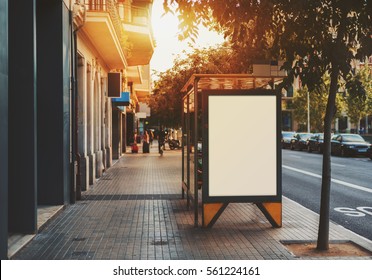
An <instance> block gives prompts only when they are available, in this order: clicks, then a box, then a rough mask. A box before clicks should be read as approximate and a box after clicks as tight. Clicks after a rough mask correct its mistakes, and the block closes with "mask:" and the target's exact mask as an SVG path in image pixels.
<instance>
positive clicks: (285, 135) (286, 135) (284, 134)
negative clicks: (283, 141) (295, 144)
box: [282, 132, 294, 137]
mask: <svg viewBox="0 0 372 280" xmlns="http://www.w3.org/2000/svg"><path fill="white" fill-rule="evenodd" d="M293 134H294V133H293V132H282V135H283V137H292V136H293Z"/></svg>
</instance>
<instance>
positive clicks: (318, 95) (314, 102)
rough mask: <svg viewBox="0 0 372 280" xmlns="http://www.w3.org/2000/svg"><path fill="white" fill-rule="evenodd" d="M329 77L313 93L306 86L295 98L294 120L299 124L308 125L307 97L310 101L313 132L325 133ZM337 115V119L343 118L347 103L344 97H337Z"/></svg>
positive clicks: (326, 76)
mask: <svg viewBox="0 0 372 280" xmlns="http://www.w3.org/2000/svg"><path fill="white" fill-rule="evenodd" d="M329 86H330V81H329V75H325V76H324V77H323V84H321V85H320V86H319V87H318V88H317V89H315V90H313V91H312V92H310V91H309V89H308V88H307V87H306V86H305V87H303V88H301V89H299V90H298V91H297V94H296V95H295V97H294V98H293V108H294V111H293V115H294V119H295V120H296V121H297V122H299V123H307V102H308V101H307V96H308V95H309V100H310V106H309V107H310V127H311V131H312V132H323V131H324V117H325V113H326V107H327V101H328V92H329ZM336 107H337V113H336V114H335V116H334V118H333V120H334V119H335V118H339V117H341V113H342V111H344V108H345V101H344V98H343V96H342V95H340V94H339V95H337V97H336Z"/></svg>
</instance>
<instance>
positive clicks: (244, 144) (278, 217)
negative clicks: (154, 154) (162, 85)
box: [182, 74, 283, 227]
mask: <svg viewBox="0 0 372 280" xmlns="http://www.w3.org/2000/svg"><path fill="white" fill-rule="evenodd" d="M282 79H283V77H256V76H252V75H246V74H194V75H192V76H191V78H190V79H189V80H188V82H187V83H186V84H185V86H184V87H183V89H182V93H183V94H184V95H183V108H182V134H183V135H182V147H183V149H182V197H183V198H186V199H187V207H188V208H190V207H192V208H193V210H194V225H195V226H196V227H197V226H199V220H200V218H199V217H200V214H201V219H202V221H201V225H202V226H203V227H211V226H213V224H214V223H215V222H216V221H217V219H218V218H219V216H220V215H221V214H222V212H223V211H224V210H225V208H226V207H227V206H228V204H229V203H245V202H246V203H254V204H255V205H257V207H258V208H259V209H260V210H261V211H262V212H263V213H264V215H265V217H266V218H267V219H268V220H269V222H270V223H271V224H272V226H273V227H281V225H282V187H281V181H282V180H281V149H280V135H281V93H280V92H279V90H276V89H275V87H276V85H277V84H279V83H280V82H281V81H282ZM200 205H201V207H200ZM200 211H201V212H200Z"/></svg>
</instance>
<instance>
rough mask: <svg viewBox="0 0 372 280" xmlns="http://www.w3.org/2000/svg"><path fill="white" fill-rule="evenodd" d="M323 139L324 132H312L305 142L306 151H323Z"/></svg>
mask: <svg viewBox="0 0 372 280" xmlns="http://www.w3.org/2000/svg"><path fill="white" fill-rule="evenodd" d="M323 141H324V134H323V133H315V134H313V135H312V136H311V137H310V138H309V139H308V140H307V143H306V146H307V151H308V152H309V153H311V152H312V151H316V152H318V153H323Z"/></svg>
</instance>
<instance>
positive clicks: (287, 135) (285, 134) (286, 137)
mask: <svg viewBox="0 0 372 280" xmlns="http://www.w3.org/2000/svg"><path fill="white" fill-rule="evenodd" d="M295 133H296V132H294V131H282V140H281V142H282V149H285V148H290V147H291V139H292V137H293V135H295Z"/></svg>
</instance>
